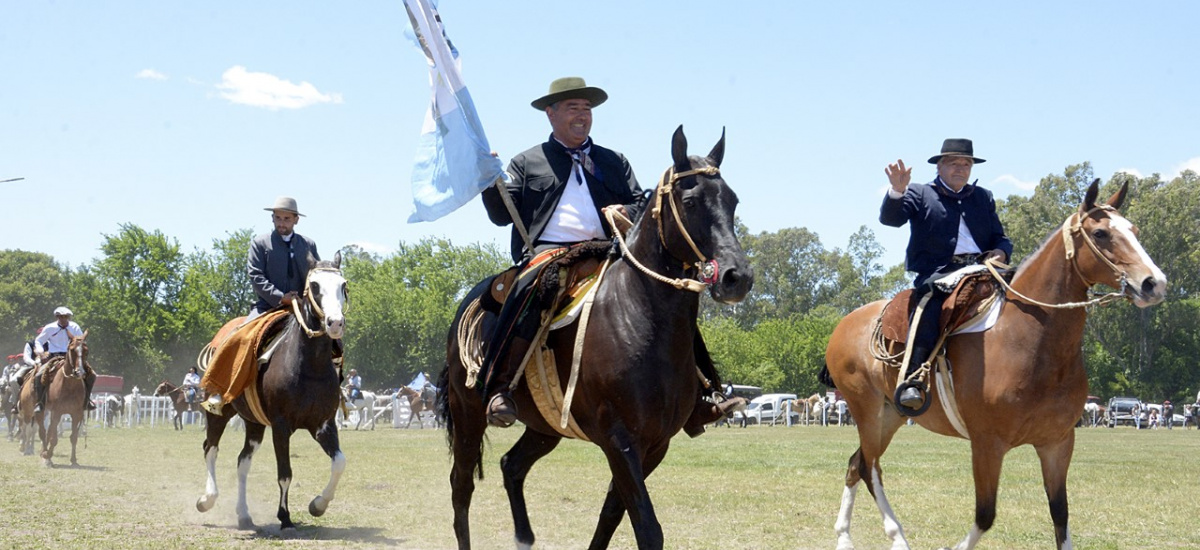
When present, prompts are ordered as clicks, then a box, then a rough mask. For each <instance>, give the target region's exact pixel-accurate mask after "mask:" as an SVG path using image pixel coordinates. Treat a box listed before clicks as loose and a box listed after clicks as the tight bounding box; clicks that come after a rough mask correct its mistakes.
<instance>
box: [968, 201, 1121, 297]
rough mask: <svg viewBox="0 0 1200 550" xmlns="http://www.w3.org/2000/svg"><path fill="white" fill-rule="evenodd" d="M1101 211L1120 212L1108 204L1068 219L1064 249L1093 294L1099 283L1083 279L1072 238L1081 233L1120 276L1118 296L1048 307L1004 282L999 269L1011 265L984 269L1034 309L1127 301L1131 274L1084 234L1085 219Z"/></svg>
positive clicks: (990, 262) (993, 262)
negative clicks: (1037, 307) (1113, 261)
mask: <svg viewBox="0 0 1200 550" xmlns="http://www.w3.org/2000/svg"><path fill="white" fill-rule="evenodd" d="M1097 210H1104V211H1109V212H1112V211H1115V210H1116V209H1115V208H1113V207H1111V206H1109V205H1107V204H1104V205H1100V206H1097V207H1095V208H1092V209H1091V210H1088V211H1087V212H1084V213H1082V214H1081V213H1079V212H1076V213H1074V214H1072V215H1070V216H1068V217H1067V219H1066V220H1064V221H1063V225H1062V239H1063V248H1064V249H1065V250H1066V259H1067V262H1069V263H1070V264H1071V267H1072V268H1074V270H1075V275H1077V276H1079V279H1080V280H1081V281H1083V284H1085V285H1087V286H1088V289H1089V291H1090V289H1091V287H1092V286H1093V285H1095V284H1096V283H1093V282H1091V281H1089V280H1088V278H1087V277H1084V276H1083V272H1082V271H1080V270H1079V257H1078V256H1077V255H1076V247H1075V243H1074V241H1073V240H1072V238H1071V237H1072V236H1073V235H1074V234H1076V233H1078V234H1079V236H1080V238H1082V239H1083V242H1084V243H1086V244H1087V247H1088V249H1090V250H1091V251H1092V254H1093V255H1094V256H1096V257H1097V258H1099V259H1100V261H1101V262H1103V263H1104V264H1105V265H1107V266H1108V268H1109V269H1111V270H1112V271H1113V273H1114V274H1116V275H1119V276H1120V281H1121V287H1120V288H1119V289H1118V290H1117V291H1116V292H1110V293H1108V294H1104V295H1102V296H1097V297H1095V298H1092V299H1091V300H1088V301H1086V302H1066V303H1062V304H1047V303H1045V302H1040V301H1038V300H1034V299H1033V298H1030V297H1028V296H1026V295H1024V294H1021V293H1020V292H1018V291H1017V290H1016V289H1015V288H1013V287H1012V285H1009V284H1008V281H1005V280H1004V278H1003V277H1001V276H1000V273H998V272H997V271H996V268H995V266H996V265H999V266H1001V267H1005V268H1007V267H1008V265H1006V264H1004V263H1003V262H1000V261H997V260H994V259H988V260H986V261H985V262H984V263H983V265H985V266H987V268H988V271H989V272H991V274H992V277H993V278H995V279H996V280H997V281H999V282H1000V285H1001V286H1003V287H1004V290H1005V291H1006V292H1011V293H1013V294H1014V295H1016V296H1017V297H1018V298H1021V299H1022V300H1024V301H1026V302H1029V303H1031V304H1034V305H1038V306H1042V307H1046V308H1051V309H1077V308H1086V307H1091V306H1094V305H1096V304H1100V305H1104V304H1108V303H1111V302H1114V301H1116V300H1119V299H1121V298H1125V297H1126V296H1125V288H1126V287H1127V286H1128V285H1129V274H1128V273H1126V272H1125V270H1123V269H1121V268H1119V267H1117V265H1116V264H1114V263H1112V261H1110V260H1109V259H1108V258H1106V257H1104V254H1102V253H1101V252H1100V248H1099V247H1097V246H1096V242H1095V241H1093V240H1092V238H1091V236H1089V235H1088V234H1087V232H1086V231H1084V230H1083V218H1084V217H1086V216H1087V215H1089V214H1091V213H1092V212H1096V211H1097ZM1071 220H1075V221H1074V223H1072V221H1071Z"/></svg>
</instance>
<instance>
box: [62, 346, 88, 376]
mask: <svg viewBox="0 0 1200 550" xmlns="http://www.w3.org/2000/svg"><path fill="white" fill-rule="evenodd" d="M73 344H75V339H71V341H70V342H68V343H67V354H66V355H65V356H64V357H63V360H64V361H65V362H66V367H67V368H66V369H64V374H66V375H67V376H70V377H73V378H74V377H77V376H82V375H80V374H76V373H77V372H83V371H84V368H83V363H84V350H86V349H87V342H85V341H83V340H82V339H80V340H79V344H78V345H77V346H76V345H73ZM72 348H74V350H73V349H72ZM76 354H78V357H79V359H78V362H79V364H78V365H77V364H75V361H76V359H75V357H76Z"/></svg>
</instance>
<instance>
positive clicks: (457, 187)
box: [404, 0, 508, 223]
mask: <svg viewBox="0 0 1200 550" xmlns="http://www.w3.org/2000/svg"><path fill="white" fill-rule="evenodd" d="M404 7H405V9H406V10H408V18H409V20H410V21H411V22H412V27H413V32H415V33H416V38H417V42H418V45H419V46H420V48H421V50H422V51H423V52H424V53H425V58H426V60H428V61H429V83H430V86H431V87H432V88H433V94H432V95H433V97H432V101H431V103H430V105H429V111H428V112H427V113H426V114H425V125H424V126H423V127H422V128H421V140H420V143H419V144H418V146H417V159H416V162H415V164H414V166H413V176H412V193H413V205H414V206H415V210H414V211H413V213H412V215H411V216H409V217H408V223H416V222H423V221H426V222H427V221H434V220H436V219H438V218H441V217H442V216H445V215H446V214H449V213H451V212H453V211H455V210H457V209H458V207H460V206H462V205H464V204H466V203H468V202H470V201H471V199H474V198H475V195H478V194H479V193H481V192H483V190H484V189H487V188H488V187H489V186H491V185H492V184H493V183H494V182H495V181H496V179H497V178H506V179H507V177H508V174H507V173H506V172H505V171H504V169H503V167H502V166H501V163H500V159H498V158H496V157H493V156H492V155H491V147H489V146H488V140H487V136H485V135H484V133H483V125H481V124H480V123H479V115H477V114H476V113H475V104H474V103H473V102H472V101H471V94H470V93H468V92H467V87H466V86H465V85H464V84H463V81H462V74H461V67H460V65H459V60H458V50H456V49H454V45H453V44H451V43H450V39H449V38H447V37H446V31H445V29H444V28H443V27H442V19H441V16H439V15H438V13H437V6H436V5H435V2H434V1H433V0H404Z"/></svg>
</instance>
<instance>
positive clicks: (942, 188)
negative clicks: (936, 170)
mask: <svg viewBox="0 0 1200 550" xmlns="http://www.w3.org/2000/svg"><path fill="white" fill-rule="evenodd" d="M977 183H979V180H975V181H973V182H971V183H968V184H967V185H964V186H963V188H962V189H959V190H958V191H954V190H953V189H950V186H948V185H946V183H945V182H943V181H942V177H941V176H938V177H936V178H934V179H933V188H934V189H937V192H938V193H940V194H942V195H943V196H945V197H949V198H951V199H955V200H960V201H961V200H965V199H966V198H967V197H969V196H971V193H974V192H975V184H977Z"/></svg>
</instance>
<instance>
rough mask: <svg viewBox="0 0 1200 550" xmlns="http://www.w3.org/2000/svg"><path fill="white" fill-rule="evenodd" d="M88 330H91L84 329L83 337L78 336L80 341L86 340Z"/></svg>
mask: <svg viewBox="0 0 1200 550" xmlns="http://www.w3.org/2000/svg"><path fill="white" fill-rule="evenodd" d="M89 330H91V329H84V330H83V336H80V337H79V339H80V340H87V333H88V331H89Z"/></svg>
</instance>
